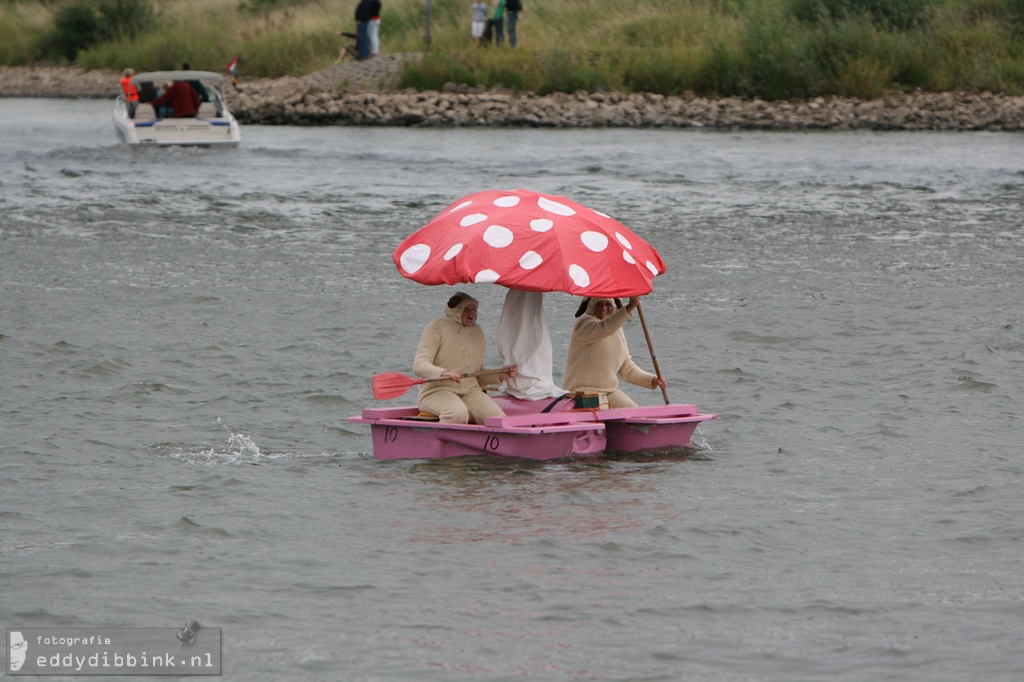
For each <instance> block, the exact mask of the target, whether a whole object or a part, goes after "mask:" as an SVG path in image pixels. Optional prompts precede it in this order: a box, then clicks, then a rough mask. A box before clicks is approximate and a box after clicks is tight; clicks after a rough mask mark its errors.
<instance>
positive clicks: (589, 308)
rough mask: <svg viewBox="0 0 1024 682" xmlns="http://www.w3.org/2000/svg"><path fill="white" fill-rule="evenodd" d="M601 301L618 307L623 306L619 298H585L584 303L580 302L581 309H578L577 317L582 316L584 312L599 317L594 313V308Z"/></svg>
mask: <svg viewBox="0 0 1024 682" xmlns="http://www.w3.org/2000/svg"><path fill="white" fill-rule="evenodd" d="M601 302H608V303H612V304H614V305H615V307H616V309H618V308H621V307H622V302H621V301H620V300H619V299H617V298H585V299H583V303H580V307H579V309H577V310H576V317H580V316H581V315H583V314H584V313H586V314H587V315H590V316H592V317H597V315H595V314H594V309H595V308H596V307H597V304H598V303H601Z"/></svg>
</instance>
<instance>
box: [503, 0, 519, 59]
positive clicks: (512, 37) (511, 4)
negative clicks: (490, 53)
mask: <svg viewBox="0 0 1024 682" xmlns="http://www.w3.org/2000/svg"><path fill="white" fill-rule="evenodd" d="M522 11H523V1H522V0H505V16H507V17H508V44H509V45H511V46H512V47H515V46H516V23H517V22H518V21H519V13H520V12H522Z"/></svg>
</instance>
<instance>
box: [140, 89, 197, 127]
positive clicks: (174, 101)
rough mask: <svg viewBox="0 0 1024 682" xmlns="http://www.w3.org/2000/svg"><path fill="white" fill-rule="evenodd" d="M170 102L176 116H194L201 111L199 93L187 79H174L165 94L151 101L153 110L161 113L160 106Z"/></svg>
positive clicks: (157, 113) (158, 113)
mask: <svg viewBox="0 0 1024 682" xmlns="http://www.w3.org/2000/svg"><path fill="white" fill-rule="evenodd" d="M168 102H170V104H171V110H172V111H173V112H174V113H173V114H172V116H173V117H174V118H192V117H194V116H195V115H196V112H197V111H199V95H197V94H196V91H195V90H194V89H193V88H192V86H191V85H189V84H188V83H186V82H185V81H174V83H172V84H171V87H169V88H167V89H166V90H165V91H164V94H162V95H160V96H159V97H157V98H156V99H155V100H153V101H152V102H150V104H152V105H153V111H154V112H156V115H157V116H159V115H160V107H162V106H164V105H165V104H167V103H168Z"/></svg>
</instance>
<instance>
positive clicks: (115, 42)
mask: <svg viewBox="0 0 1024 682" xmlns="http://www.w3.org/2000/svg"><path fill="white" fill-rule="evenodd" d="M356 1H357V0H0V62H2V63H4V64H8V65H23V64H32V63H46V62H49V63H61V64H67V63H69V62H70V61H71V60H72V59H73V60H74V61H75V63H77V65H79V66H82V67H85V68H111V69H120V68H123V67H125V66H132V67H133V68H135V69H136V70H152V69H165V68H173V67H176V66H178V65H179V64H180V63H181V62H183V61H189V62H191V63H192V65H193V68H197V69H209V70H216V71H223V70H224V68H225V66H226V64H227V63H228V61H230V59H231V58H232V57H234V56H235V55H238V56H239V63H240V75H241V76H242V78H243V79H244V78H245V77H278V76H283V75H289V74H293V75H300V74H305V73H309V72H311V71H315V70H317V69H321V68H324V67H326V66H329V65H330V64H331V63H333V61H334V59H335V56H336V55H337V52H338V48H339V46H340V44H341V42H340V41H341V39H340V38H338V37H337V36H336V35H335V31H339V30H344V31H354V20H353V12H354V8H355V4H356ZM427 1H428V0H384V10H383V14H382V24H381V43H382V46H383V48H382V49H383V51H384V52H385V53H386V52H420V51H422V52H424V59H423V61H422V62H421V63H420V64H418V65H415V66H411V67H409V68H408V69H407V71H406V72H405V74H404V76H403V85H404V86H409V87H416V88H420V89H439V88H440V87H441V86H442V85H443V84H444V83H446V82H456V83H465V84H469V85H478V84H481V85H487V86H492V85H502V86H505V87H509V88H516V89H524V90H532V91H534V92H537V93H547V92H552V91H570V92H571V91H575V90H590V91H592V90H597V89H606V90H607V89H618V90H624V91H646V92H657V93H662V94H679V93H683V92H686V91H694V92H696V93H698V94H705V95H722V96H727V95H740V96H748V97H755V96H756V97H762V98H765V99H781V98H791V97H809V96H817V95H826V94H841V95H852V96H859V97H873V96H876V95H878V94H879V93H880V92H882V90H884V89H887V88H904V89H912V88H921V89H924V90H931V91H944V90H953V89H967V90H993V91H999V92H1004V93H1007V94H1011V95H1018V94H1022V93H1024V0H525V2H524V4H525V8H524V11H523V12H522V14H521V15H520V21H519V47H518V49H515V50H513V49H511V48H509V47H508V46H507V45H506V46H504V47H488V48H476V47H474V46H473V43H472V40H471V38H470V35H469V16H470V10H469V6H470V4H471V0H429V3H430V26H429V30H430V39H431V40H430V44H429V45H426V44H425V40H424V38H425V34H426V25H425V8H426V3H427ZM104 3H106V4H107V14H106V15H105V14H103V12H99V13H98V14H97V15H96V21H97V26H95V27H93V29H92V30H93V33H92V35H93V37H94V42H92V43H90V41H89V40H88V39H86V40H84V41H83V40H82V38H81V37H80V36H77V35H74V34H73V33H71V32H69V30H68V26H67V22H66V21H65V23H64V24H63V26H64V29H63V31H62V30H60V28H59V27H60V25H61V24H60V21H59V20H60V19H62V18H63V19H65V20H66V19H67V18H68V17H69V16H70V17H71V19H72V26H71V28H72V29H74V28H79V27H78V26H77V25H75V24H74V22H75V21H79V22H80V21H83V19H82V16H81V13H80V12H79V13H77V14H76V13H75V12H78V10H73V9H69V8H75V7H79V6H81V5H83V4H84V5H88V6H92V7H102V6H103V5H104ZM110 3H118V6H119V7H120V8H121V10H120V11H121V13H122V14H123V13H127V12H128V11H129V10H133V6H134V5H138V4H140V3H141V4H143V5H145V7H146V9H147V10H148V11H149V12H150V14H151V17H150V18H149V20H147V21H142V19H146V17H144V16H141V15H144V14H145V13H146V12H145V11H140V12H138V13H139V15H140V17H141V19H139V21H134V22H126V25H124V26H120V25H113V24H116V23H117V22H116V16H115V17H111V16H109V13H110V12H109V9H110ZM134 9H135V10H136V11H137V10H138V8H137V7H135V8H134ZM140 22H141V23H140ZM87 23H88V22H87ZM72 43H74V44H72ZM79 43H81V44H79ZM69 45H70V49H69Z"/></svg>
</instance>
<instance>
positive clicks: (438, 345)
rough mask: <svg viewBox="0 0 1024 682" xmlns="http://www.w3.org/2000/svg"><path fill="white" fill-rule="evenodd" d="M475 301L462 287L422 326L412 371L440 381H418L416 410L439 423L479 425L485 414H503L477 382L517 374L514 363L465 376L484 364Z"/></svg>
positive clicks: (484, 343) (496, 380)
mask: <svg viewBox="0 0 1024 682" xmlns="http://www.w3.org/2000/svg"><path fill="white" fill-rule="evenodd" d="M479 308H480V303H479V302H478V301H477V300H476V299H475V298H473V297H472V296H470V295H468V294H464V293H462V292H461V291H460V292H457V293H456V294H455V295H454V296H452V297H451V298H450V299H448V304H447V306H445V311H444V317H439V318H437V319H435V320H432V321H431V322H430V324H428V325H427V327H426V328H425V329H424V330H423V335H422V336H421V337H420V342H419V346H418V347H417V348H416V358H415V360H413V372H414V373H415V374H416V376H418V377H421V378H423V379H441V378H445V380H444V381H430V382H427V383H424V384H421V385H420V395H419V402H418V405H419V408H420V410H421V411H423V412H426V413H428V414H433V415H437V416H438V417H439V418H440V420H441V422H443V423H448V424H468V423H470V421H472V422H473V423H476V424H483V422H484V419H486V418H487V417H504V416H505V412H504V411H503V410H502V409H501V407H499V406H498V404H497V403H496V402H494V399H493V398H491V396H489V395H487V394H486V393H484V391H483V389H482V388H481V386H482V385H484V386H486V385H490V384H498V383H500V382H502V381H504V380H505V379H510V378H512V377H514V376H516V374H517V373H518V369H519V368H518V367H517V366H515V365H513V366H511V367H503V368H502V369H500V370H495V371H494V372H489V373H487V374H482V375H480V376H478V377H469V376H464V375H466V374H475V373H477V372H480V371H481V370H482V369H483V366H484V354H485V352H486V350H487V341H486V339H485V338H484V332H483V329H481V328H480V325H478V324H477V323H476V319H477V313H478V312H479Z"/></svg>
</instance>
